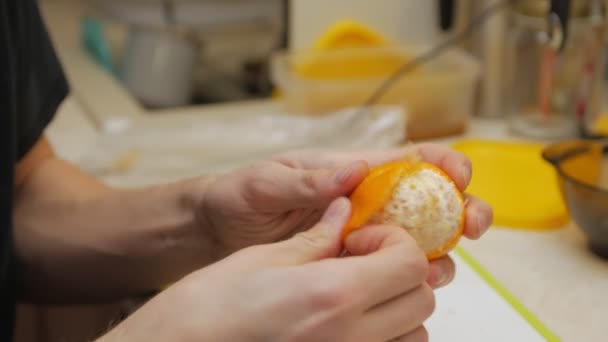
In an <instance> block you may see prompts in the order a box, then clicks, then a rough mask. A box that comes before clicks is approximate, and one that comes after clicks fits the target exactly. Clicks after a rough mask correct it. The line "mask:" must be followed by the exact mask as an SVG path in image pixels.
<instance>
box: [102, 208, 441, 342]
mask: <svg viewBox="0 0 608 342" xmlns="http://www.w3.org/2000/svg"><path fill="white" fill-rule="evenodd" d="M349 216H350V204H349V201H348V200H346V199H344V198H339V199H337V200H336V201H334V202H333V203H332V204H331V205H330V206H329V209H328V210H327V211H326V212H325V214H324V215H323V217H322V219H321V220H320V221H319V223H317V224H316V225H315V226H314V227H313V228H312V229H310V230H308V231H305V232H302V233H299V234H297V235H295V236H294V237H292V238H291V239H288V240H285V241H282V242H279V243H274V244H268V245H260V246H255V247H250V248H247V249H243V250H241V251H239V252H237V253H235V254H233V255H231V256H229V257H227V258H226V259H224V260H222V261H220V262H218V263H216V264H213V265H211V266H209V267H207V268H204V269H202V270H200V271H197V272H195V273H193V274H191V275H190V276H188V277H186V278H184V279H183V280H182V281H180V282H178V283H176V284H174V285H173V286H171V287H170V288H169V289H167V290H166V291H164V292H163V293H161V294H160V295H158V296H157V297H156V298H153V299H152V300H151V301H150V302H148V303H147V304H146V305H144V306H143V307H142V308H140V309H139V310H138V311H136V312H135V313H134V314H133V315H132V316H131V317H129V318H128V319H127V320H125V321H124V322H123V323H121V324H120V325H119V326H118V327H117V328H116V329H114V330H113V331H112V332H110V333H109V334H108V335H106V336H104V337H103V338H101V339H100V340H99V342H110V341H132V342H137V341H178V342H179V341H225V342H230V341H239V342H240V341H307V342H308V341H310V342H314V341H345V342H349V341H370V342H375V341H378V342H385V341H389V340H390V341H393V340H399V341H411V342H414V341H426V340H427V334H426V331H425V330H424V327H423V322H424V321H425V320H426V319H427V318H428V317H429V316H430V315H431V313H432V312H433V310H434V295H433V291H432V290H431V287H430V286H429V285H428V284H427V283H426V281H425V280H426V278H427V275H428V271H429V270H428V261H427V259H426V256H425V254H424V252H423V251H422V250H420V249H419V248H418V246H417V245H416V242H415V241H414V240H413V239H412V238H411V237H410V236H409V235H408V234H407V232H406V231H405V230H402V229H396V228H395V227H390V226H374V227H366V228H362V229H360V230H358V231H356V232H354V233H353V234H351V235H350V236H349V237H348V239H346V241H345V242H344V245H342V244H341V230H342V228H343V227H344V225H345V223H346V221H347V220H348V218H349ZM343 250H345V251H346V252H348V255H349V256H348V257H343V258H340V257H339V256H340V255H341V252H342V251H343Z"/></svg>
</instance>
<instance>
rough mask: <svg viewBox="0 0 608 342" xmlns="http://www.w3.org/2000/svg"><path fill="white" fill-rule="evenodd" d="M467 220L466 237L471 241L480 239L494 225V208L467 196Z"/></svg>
mask: <svg viewBox="0 0 608 342" xmlns="http://www.w3.org/2000/svg"><path fill="white" fill-rule="evenodd" d="M466 197H467V202H466V203H467V205H466V219H465V226H464V235H465V236H466V237H467V238H469V239H479V238H480V237H481V236H482V235H483V234H484V233H485V232H486V231H487V230H488V229H489V228H490V226H491V225H492V221H493V219H494V213H493V211H492V207H491V206H490V205H489V204H488V203H486V202H484V201H483V200H481V199H479V198H476V197H474V196H470V195H466Z"/></svg>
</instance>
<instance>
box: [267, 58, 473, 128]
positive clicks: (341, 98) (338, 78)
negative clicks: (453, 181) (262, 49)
mask: <svg viewBox="0 0 608 342" xmlns="http://www.w3.org/2000/svg"><path fill="white" fill-rule="evenodd" d="M429 48H430V47H419V46H418V47H414V46H412V47H406V46H398V47H395V46H391V47H373V48H356V49H341V50H333V51H305V52H281V53H278V54H276V55H275V56H273V60H272V78H273V81H274V83H275V85H276V86H277V88H278V91H279V93H280V96H281V99H282V103H283V105H284V106H285V109H286V110H287V111H288V112H290V113H296V114H305V115H325V114H328V113H330V112H333V111H336V110H340V109H343V108H346V107H357V106H361V105H363V104H364V103H365V102H366V101H367V100H368V98H369V97H370V96H371V95H372V94H373V93H374V91H376V89H377V88H378V87H379V86H380V85H381V84H382V83H383V82H384V81H385V80H386V79H387V78H388V77H389V76H390V75H391V74H393V73H394V72H395V71H396V70H398V69H399V68H400V67H401V66H402V65H404V63H407V61H408V60H411V59H412V58H413V57H416V56H419V55H420V54H421V53H424V52H426V51H427V50H428V49H429ZM479 74H480V65H479V63H478V62H477V60H476V59H475V58H473V57H472V56H471V55H470V54H468V53H466V52H464V51H463V50H461V49H459V48H452V49H450V50H448V51H447V52H445V53H443V54H442V55H440V56H438V57H436V58H435V59H433V60H432V61H429V62H428V63H426V64H424V65H421V66H420V67H418V68H417V69H416V70H415V71H413V72H410V73H408V74H405V75H404V76H403V77H402V78H401V79H399V80H398V81H397V82H395V83H394V84H393V85H392V86H391V87H390V88H389V89H388V90H387V91H386V92H385V93H384V95H383V96H382V98H381V99H380V100H379V101H378V102H377V103H376V104H381V105H400V106H403V107H404V111H403V112H404V113H407V114H406V115H407V116H406V122H407V125H406V127H407V128H406V138H407V139H409V140H419V139H426V138H436V137H443V136H449V135H454V134H460V133H462V132H464V131H465V130H466V128H467V125H468V122H469V121H470V117H471V116H472V115H473V112H474V107H475V106H474V104H475V95H476V90H477V89H476V88H477V84H478V80H479Z"/></svg>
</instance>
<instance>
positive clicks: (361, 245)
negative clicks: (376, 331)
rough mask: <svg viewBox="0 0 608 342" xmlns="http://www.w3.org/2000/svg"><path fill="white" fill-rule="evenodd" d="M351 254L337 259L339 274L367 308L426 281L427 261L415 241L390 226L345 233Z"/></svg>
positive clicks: (346, 245)
mask: <svg viewBox="0 0 608 342" xmlns="http://www.w3.org/2000/svg"><path fill="white" fill-rule="evenodd" d="M344 247H345V249H346V251H347V252H348V253H349V254H350V255H351V256H349V257H346V258H344V259H340V260H339V262H340V268H341V271H342V272H341V274H343V276H344V277H346V278H347V279H351V282H352V284H353V287H354V291H355V292H356V293H363V294H365V296H362V297H361V298H360V303H357V304H358V305H360V306H361V307H362V308H363V309H368V308H370V307H373V306H375V305H377V304H379V303H382V302H384V301H386V300H388V299H390V298H393V297H396V296H399V295H401V294H404V293H406V292H408V291H411V290H412V289H414V288H416V287H418V286H420V285H421V284H422V283H424V282H425V281H426V278H427V275H428V267H429V263H428V260H427V258H426V255H425V254H424V252H423V251H422V250H421V249H420V248H419V247H418V245H417V244H416V241H415V240H414V239H413V238H412V237H411V236H410V235H409V234H407V233H406V232H405V230H403V229H400V228H396V227H393V226H368V227H365V228H362V229H359V230H357V231H355V232H353V233H352V234H350V235H349V236H348V238H347V239H346V241H345V243H344Z"/></svg>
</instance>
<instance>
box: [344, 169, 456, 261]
mask: <svg viewBox="0 0 608 342" xmlns="http://www.w3.org/2000/svg"><path fill="white" fill-rule="evenodd" d="M350 201H351V205H352V215H351V218H350V220H349V222H348V223H347V225H346V228H345V229H344V231H343V238H346V237H347V236H348V234H350V233H352V232H353V231H355V230H357V229H359V228H361V227H363V226H366V225H373V224H388V225H393V226H397V227H401V228H403V229H405V230H406V231H407V232H408V233H409V234H410V235H411V236H412V237H413V238H414V239H415V240H416V242H417V244H418V246H419V247H420V248H421V249H422V250H423V251H424V252H425V253H426V255H427V258H428V259H429V260H434V259H438V258H440V257H442V256H444V255H446V254H447V253H448V252H449V251H450V250H452V248H454V247H455V246H456V244H457V243H458V241H459V239H460V236H461V235H462V232H463V229H464V221H465V216H464V214H465V203H464V198H463V195H462V193H461V192H460V190H459V189H458V187H457V186H456V184H455V183H454V182H453V181H452V179H450V177H449V176H448V175H447V174H446V173H445V172H444V171H443V170H441V169H439V168H438V167H436V166H434V165H432V164H429V163H425V162H410V161H398V162H391V163H387V164H384V165H380V166H378V167H375V168H373V169H372V170H370V173H369V175H368V176H367V177H366V178H365V179H364V180H363V181H362V182H361V183H360V184H359V186H358V187H357V188H356V189H355V191H354V192H353V193H352V195H351V196H350Z"/></svg>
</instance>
